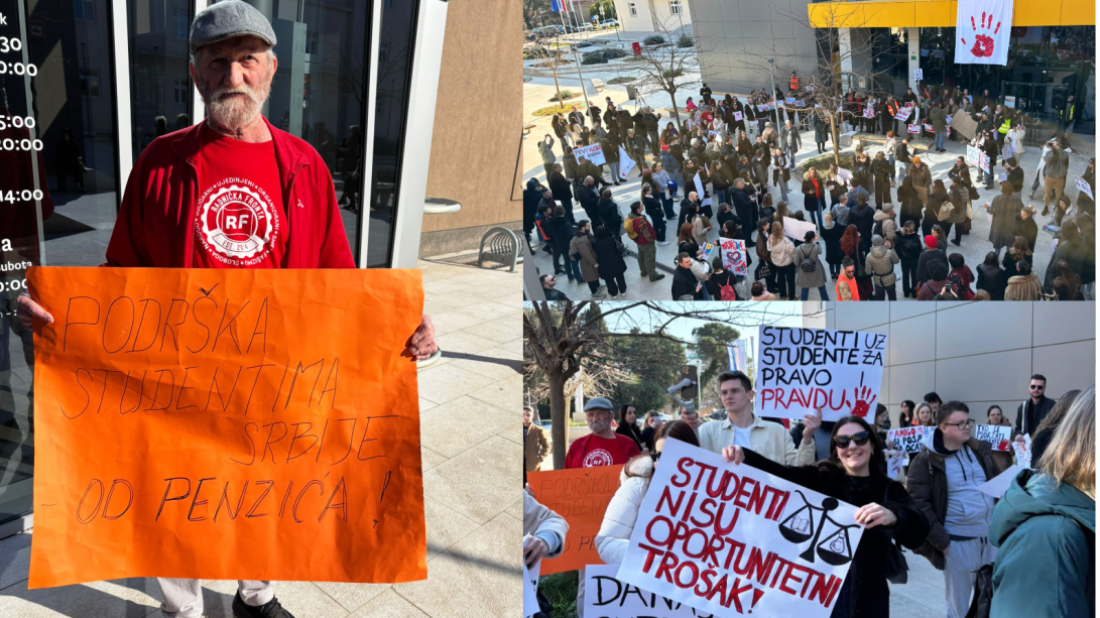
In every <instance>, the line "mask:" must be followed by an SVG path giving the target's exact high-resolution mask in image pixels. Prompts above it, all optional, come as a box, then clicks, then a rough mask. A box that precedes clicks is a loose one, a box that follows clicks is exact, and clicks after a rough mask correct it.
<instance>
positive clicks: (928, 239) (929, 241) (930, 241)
mask: <svg viewBox="0 0 1100 618" xmlns="http://www.w3.org/2000/svg"><path fill="white" fill-rule="evenodd" d="M924 244H925V245H926V246H927V247H928V248H929V249H935V248H936V247H938V246H939V243H938V242H937V241H936V237H935V236H933V235H931V234H929V235H928V236H925V237H924Z"/></svg>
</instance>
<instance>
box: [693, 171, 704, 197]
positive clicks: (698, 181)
mask: <svg viewBox="0 0 1100 618" xmlns="http://www.w3.org/2000/svg"><path fill="white" fill-rule="evenodd" d="M694 180H695V192H696V193H698V194H699V199H700V200H701V199H703V195H704V194H705V193H706V191H704V190H703V179H702V178H701V177H700V176H699V172H696V173H695V179H694Z"/></svg>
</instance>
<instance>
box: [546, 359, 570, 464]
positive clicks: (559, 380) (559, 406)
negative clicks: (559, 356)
mask: <svg viewBox="0 0 1100 618" xmlns="http://www.w3.org/2000/svg"><path fill="white" fill-rule="evenodd" d="M546 379H547V381H548V382H549V383H550V441H551V442H553V447H554V469H555V470H562V469H564V468H565V453H566V451H567V450H568V449H569V439H568V436H569V419H568V418H566V415H565V411H566V402H565V376H563V375H562V373H561V369H560V368H558V367H554V369H553V370H551V371H548V372H547V373H546Z"/></svg>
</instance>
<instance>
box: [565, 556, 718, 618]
mask: <svg viewBox="0 0 1100 618" xmlns="http://www.w3.org/2000/svg"><path fill="white" fill-rule="evenodd" d="M618 571H619V565H617V564H615V565H607V564H596V565H591V566H586V567H584V579H585V584H584V615H585V616H596V617H597V618H643V617H644V618H650V617H656V616H659V617H660V618H712V615H711V614H708V613H706V612H704V611H700V610H697V609H695V608H693V607H691V606H689V605H684V604H683V603H680V602H679V601H673V600H672V599H666V598H665V597H663V596H661V595H659V594H656V593H653V592H649V591H647V590H642V589H641V588H639V587H637V586H635V585H633V584H628V583H626V582H624V581H621V580H619V579H618V578H617V577H616V576H615V575H616V573H618Z"/></svg>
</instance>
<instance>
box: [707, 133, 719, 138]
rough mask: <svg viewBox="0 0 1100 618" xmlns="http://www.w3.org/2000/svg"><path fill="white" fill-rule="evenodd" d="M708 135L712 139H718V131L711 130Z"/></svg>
mask: <svg viewBox="0 0 1100 618" xmlns="http://www.w3.org/2000/svg"><path fill="white" fill-rule="evenodd" d="M708 135H709V136H710V138H711V139H712V140H714V139H718V131H711V132H710V133H708Z"/></svg>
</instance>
